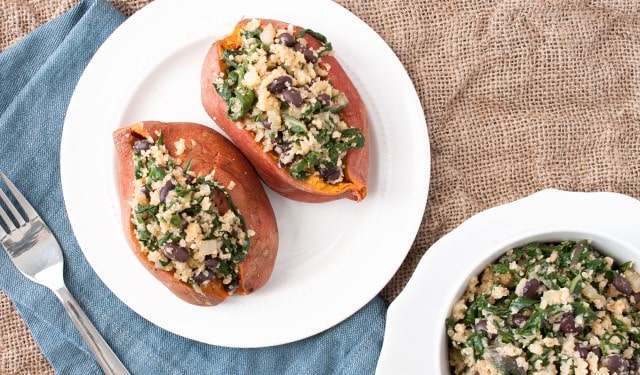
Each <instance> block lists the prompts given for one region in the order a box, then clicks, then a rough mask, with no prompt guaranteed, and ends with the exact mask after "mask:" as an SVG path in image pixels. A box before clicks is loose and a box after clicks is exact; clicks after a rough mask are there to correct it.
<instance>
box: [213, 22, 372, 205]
mask: <svg viewBox="0 0 640 375" xmlns="http://www.w3.org/2000/svg"><path fill="white" fill-rule="evenodd" d="M248 22H250V20H248V19H244V20H242V21H240V22H239V23H238V24H237V25H236V27H235V29H234V31H233V32H232V33H231V34H230V35H228V36H227V37H225V38H223V39H222V40H219V41H216V42H215V43H213V44H212V45H211V47H210V49H209V51H208V53H207V55H206V58H205V60H204V63H203V66H202V76H201V97H202V104H203V106H204V109H205V110H206V112H207V113H208V114H209V116H210V117H211V118H212V119H213V120H214V121H215V123H216V124H217V125H218V126H219V127H220V128H221V129H222V130H223V131H224V132H226V133H227V135H229V137H230V138H231V139H232V141H233V142H234V143H235V145H236V146H237V147H238V148H239V149H240V150H241V151H242V153H243V154H244V155H245V156H246V157H247V158H248V159H249V160H250V161H251V163H252V164H253V166H254V167H255V168H256V170H257V172H258V174H259V175H260V177H262V179H263V180H264V181H265V183H266V184H267V185H268V186H269V187H271V188H272V189H273V190H275V191H276V192H278V193H280V194H281V195H283V196H285V197H288V198H290V199H294V200H298V201H303V202H327V201H332V200H336V199H340V198H347V199H351V200H355V201H361V200H362V199H364V197H365V196H366V195H367V185H366V184H367V176H368V172H369V125H368V120H367V113H366V110H365V107H364V103H363V102H362V99H361V98H360V95H359V94H358V91H357V89H356V88H355V86H354V85H353V83H352V82H351V80H350V79H349V77H348V76H347V73H346V72H345V71H344V69H343V68H342V67H341V66H340V63H338V61H337V60H336V59H335V57H333V56H329V55H323V56H322V58H321V61H322V63H323V64H328V65H329V66H330V69H329V76H328V77H327V78H328V79H329V80H330V81H331V83H332V85H333V87H334V88H336V89H337V90H339V91H341V92H343V93H345V95H346V96H347V98H348V100H349V104H348V105H347V106H346V107H345V109H344V110H343V112H342V116H343V119H344V121H345V122H346V123H347V124H348V125H349V126H351V127H356V128H358V129H360V131H361V132H362V133H363V135H364V136H365V145H364V147H362V148H354V149H350V150H349V151H348V152H347V155H346V157H345V159H344V164H345V171H344V175H345V181H343V182H340V183H338V184H333V185H332V184H328V183H326V182H324V181H323V180H322V179H321V178H320V177H318V176H314V175H312V176H311V177H309V178H308V179H307V180H302V181H300V180H296V179H295V178H293V177H292V176H291V175H290V174H289V170H288V168H281V167H279V166H278V160H277V156H276V155H275V153H274V152H268V153H265V152H263V150H262V146H261V145H260V144H259V143H258V142H256V141H255V140H254V134H253V133H251V132H249V131H247V130H245V129H244V128H241V127H239V126H238V125H237V124H236V122H234V121H232V120H230V119H229V118H228V117H227V104H226V102H225V101H224V99H223V98H222V97H221V96H220V95H219V94H218V93H217V92H216V90H215V87H214V81H215V79H216V77H218V76H219V73H220V72H224V71H225V69H226V67H227V66H226V62H225V61H224V60H223V59H222V52H223V51H224V50H225V49H238V48H240V46H241V44H242V37H241V35H240V31H241V30H242V29H243V28H244V27H245V25H246V24H247V23H248ZM269 23H271V24H272V25H273V26H274V28H276V29H279V28H286V27H287V26H288V25H289V24H288V23H285V22H281V21H274V20H265V19H262V20H260V24H261V25H267V24H269ZM301 30H302V28H300V27H298V26H294V34H296V33H297V32H299V31H301ZM303 38H304V39H305V40H306V41H307V43H308V44H307V45H308V46H309V47H312V48H313V49H314V50H317V49H318V48H319V47H320V46H321V43H320V42H319V41H318V40H317V39H315V38H314V37H312V36H311V35H309V34H305V35H304V36H303Z"/></svg>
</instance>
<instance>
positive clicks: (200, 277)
mask: <svg viewBox="0 0 640 375" xmlns="http://www.w3.org/2000/svg"><path fill="white" fill-rule="evenodd" d="M215 277H216V274H215V272H213V271H210V270H208V269H204V270H202V272H200V273H198V274H197V275H195V276H194V277H193V281H195V282H196V283H198V284H201V283H203V282H205V281H208V280H213V279H214V278H215Z"/></svg>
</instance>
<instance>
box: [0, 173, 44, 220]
mask: <svg viewBox="0 0 640 375" xmlns="http://www.w3.org/2000/svg"><path fill="white" fill-rule="evenodd" d="M0 177H2V180H3V181H4V183H5V185H7V187H8V188H9V191H11V193H12V194H13V196H14V197H15V198H16V200H17V201H18V203H19V204H20V207H22V209H23V210H24V212H25V213H26V214H27V217H28V218H29V219H30V220H33V219H36V218H37V217H38V213H37V212H36V210H34V209H33V207H32V206H31V204H29V201H27V198H25V197H24V195H22V193H21V192H20V190H18V188H16V186H15V185H14V184H13V182H11V180H9V179H8V178H7V176H5V175H4V173H2V172H0ZM12 207H13V209H14V210H15V207H14V206H13V205H11V206H10V207H9V209H11V208H12ZM11 212H14V211H13V210H12V211H11ZM17 212H18V211H15V212H14V214H16V213H17ZM17 216H19V217H21V216H20V215H17Z"/></svg>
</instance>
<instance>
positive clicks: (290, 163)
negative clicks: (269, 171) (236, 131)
mask: <svg viewBox="0 0 640 375" xmlns="http://www.w3.org/2000/svg"><path fill="white" fill-rule="evenodd" d="M304 34H310V35H312V36H313V37H315V38H316V39H318V40H319V41H320V42H321V43H322V46H321V47H320V48H318V49H317V50H314V49H312V48H310V47H309V46H307V41H306V40H305V39H304V38H302V36H303V35H304ZM241 36H242V45H241V46H240V48H239V49H226V50H224V51H223V52H222V57H223V59H224V62H225V64H226V65H227V66H228V67H227V69H226V70H225V71H224V72H221V74H220V76H219V77H218V78H217V79H216V81H215V83H214V85H215V89H216V91H217V92H218V94H219V95H220V96H221V97H222V98H223V99H224V100H225V102H226V103H227V108H228V110H227V115H228V117H229V118H230V119H231V120H232V121H238V122H237V124H238V126H240V127H243V128H244V129H246V130H247V131H249V132H251V133H252V134H253V136H254V140H255V142H257V143H259V144H260V145H261V147H262V150H263V151H264V152H268V153H273V155H274V156H275V157H276V158H277V160H278V164H279V166H280V167H282V168H286V169H288V172H289V174H290V175H291V176H292V177H294V178H295V179H297V180H305V179H307V178H309V177H310V176H311V175H314V174H315V175H318V176H319V177H320V178H321V179H322V180H323V181H325V182H327V183H330V184H337V183H339V182H341V181H343V180H344V167H345V166H344V157H345V156H346V154H347V152H348V151H349V150H350V149H352V148H360V147H363V146H364V142H365V139H364V135H363V134H362V132H361V131H360V130H359V129H358V128H357V127H353V124H351V125H350V124H347V123H346V122H345V121H344V120H343V115H342V111H343V109H344V108H345V107H346V106H347V105H348V99H347V97H346V95H345V94H344V93H343V92H341V91H339V90H337V89H336V88H335V87H333V85H332V83H331V81H330V80H329V79H328V78H327V77H328V74H329V70H330V69H331V66H330V65H329V64H326V63H324V62H323V61H322V56H325V55H331V54H332V53H333V51H332V47H331V43H328V42H327V41H326V38H325V37H324V36H323V35H321V34H318V33H316V32H314V31H312V30H308V29H306V30H303V31H301V32H299V33H297V34H294V30H293V26H291V25H289V26H288V27H287V28H282V29H276V28H274V26H273V25H272V24H271V23H269V24H266V25H260V22H259V21H258V20H253V21H251V22H249V23H248V24H247V25H246V27H245V29H244V30H242V31H241Z"/></svg>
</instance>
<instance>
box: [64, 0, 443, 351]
mask: <svg viewBox="0 0 640 375" xmlns="http://www.w3.org/2000/svg"><path fill="white" fill-rule="evenodd" d="M175 3H177V2H176V1H173V0H156V1H155V2H153V3H150V4H149V5H147V6H145V7H144V8H142V9H141V10H140V11H138V12H136V13H135V14H134V15H132V16H131V17H130V18H129V19H127V20H126V21H125V22H124V23H123V24H122V25H121V26H120V27H119V28H118V29H116V31H114V33H113V34H112V35H111V36H110V37H109V38H108V39H107V41H105V43H104V44H103V45H102V46H101V47H100V48H99V49H98V51H97V52H96V54H95V55H94V57H93V58H92V60H91V61H90V63H89V65H88V66H87V68H86V69H85V71H84V72H83V74H82V76H81V78H80V80H79V82H78V85H77V86H76V91H74V95H73V96H72V98H71V101H70V104H69V109H68V111H67V115H66V116H65V126H64V127H63V134H62V141H61V145H60V166H61V179H62V188H63V196H64V201H65V207H66V208H67V212H68V214H69V220H70V222H71V226H72V229H73V230H74V233H76V228H79V226H80V225H79V224H78V222H79V220H81V218H79V215H78V210H77V209H76V208H73V207H71V205H72V204H73V203H72V202H73V201H74V199H75V198H74V197H73V192H77V189H74V188H72V187H71V185H72V184H73V183H74V182H75V181H74V178H73V177H69V176H70V174H69V173H68V168H71V167H70V165H72V164H70V162H69V160H70V159H72V158H73V152H72V148H73V147H72V146H70V144H69V143H70V142H71V139H72V136H71V135H70V131H71V130H70V129H72V128H73V127H72V126H68V124H70V123H72V122H73V121H74V120H76V118H77V113H78V111H79V110H80V109H79V108H78V106H79V105H80V104H81V103H82V100H80V99H79V98H78V96H76V92H83V90H84V91H86V90H87V87H88V86H90V85H89V83H88V80H89V79H91V75H92V74H96V71H95V68H94V67H95V66H96V64H97V63H95V62H94V60H95V61H104V60H105V59H107V60H108V57H109V53H112V52H110V49H112V48H113V46H112V45H113V44H114V43H116V42H121V40H122V39H123V38H125V37H126V36H127V35H128V33H131V32H132V30H134V31H135V30H136V28H137V27H139V25H137V24H139V23H142V24H144V23H145V22H148V21H147V19H148V18H149V17H153V16H156V15H157V14H158V13H162V12H165V11H166V10H163V9H162V8H164V7H166V8H167V9H168V8H170V6H171V5H175ZM203 3H204V2H203V1H201V2H200V3H198V4H200V5H201V4H203ZM281 3H283V4H286V2H284V1H282V2H281ZM316 3H317V4H324V5H326V6H328V7H333V8H334V9H340V11H341V12H346V13H348V15H349V17H353V18H355V19H357V20H358V21H359V22H360V26H361V27H363V28H365V29H366V31H367V33H368V34H370V35H371V36H372V37H373V38H376V39H377V42H378V43H383V44H384V46H385V47H386V48H387V49H388V51H387V52H388V53H390V55H389V56H388V57H389V58H391V59H392V60H394V61H395V62H396V64H398V65H397V66H396V67H399V68H401V70H399V73H400V78H402V80H403V81H404V82H403V83H404V84H405V86H406V87H408V88H410V90H411V92H410V93H408V94H407V95H408V96H410V97H412V98H413V102H412V103H410V105H411V106H413V109H414V111H418V110H419V114H415V115H417V117H414V118H415V120H416V122H417V123H418V122H419V124H416V125H415V126H413V127H414V128H415V129H414V131H417V132H418V133H421V134H422V135H424V137H416V138H422V141H421V142H420V140H419V139H418V140H416V142H420V143H421V144H423V145H424V146H425V148H424V149H423V150H422V151H424V152H426V155H425V156H426V157H425V158H424V159H423V162H422V163H420V164H424V170H425V173H423V175H421V176H420V179H421V180H422V181H421V183H422V186H423V188H422V189H421V191H422V193H421V197H422V201H421V202H417V203H416V204H417V205H418V206H419V207H421V209H420V210H415V211H414V214H413V215H414V217H412V218H411V220H410V221H412V222H413V224H414V227H413V230H412V231H411V238H410V239H407V240H406V242H407V243H408V244H407V246H404V247H405V249H402V252H404V254H403V256H402V257H397V258H396V259H395V260H396V262H395V263H396V264H394V266H393V272H391V273H390V275H389V278H387V279H383V278H379V282H378V285H376V287H375V289H376V291H375V292H372V293H370V294H369V295H361V296H360V297H358V299H359V302H358V303H356V304H354V306H355V305H357V306H355V307H352V308H351V310H352V311H350V312H349V313H348V314H344V313H343V314H339V315H340V316H339V317H336V318H334V319H333V320H332V321H331V322H330V323H328V324H325V325H324V327H323V328H322V329H320V330H318V329H313V330H311V331H309V332H306V333H304V334H303V335H289V336H288V337H286V336H284V337H285V339H276V340H274V339H271V340H265V339H262V341H260V342H258V343H257V344H256V343H255V341H253V342H252V343H248V342H238V341H236V342H226V340H223V341H222V342H221V341H219V340H217V339H216V340H213V341H207V340H205V341H203V340H201V339H200V338H198V337H193V336H192V335H185V334H184V332H181V331H180V330H175V329H172V328H171V327H167V326H166V325H163V324H159V323H158V322H157V321H154V320H150V321H151V322H152V323H154V324H156V325H158V326H160V327H162V328H164V329H166V330H168V331H170V332H173V333H176V334H178V335H181V336H184V337H188V338H191V339H195V340H198V341H203V342H206V343H210V344H216V345H225V346H233V347H263V346H272V345H278V344H284V343H288V342H292V341H297V340H299V339H303V338H306V337H309V336H311V335H313V334H315V333H318V332H321V331H324V330H326V329H328V328H330V327H332V326H334V325H336V324H338V323H339V322H341V321H343V320H344V319H347V318H348V317H349V316H350V315H351V314H353V313H355V312H356V311H357V310H358V309H360V308H361V307H362V306H364V305H365V304H366V303H367V302H368V301H370V300H371V299H372V298H374V297H375V296H376V295H377V294H378V293H379V292H380V290H381V289H382V288H383V287H384V286H385V285H386V284H387V283H388V282H389V280H390V279H391V278H392V277H393V275H394V274H395V273H396V272H397V270H398V268H399V267H400V265H401V264H402V262H403V261H404V258H405V257H406V254H407V253H408V251H409V250H410V248H411V245H412V243H413V242H414V241H415V236H416V234H417V232H418V230H419V228H420V224H421V221H422V218H423V216H424V212H425V211H424V210H425V208H426V203H427V199H428V193H429V182H430V161H431V155H430V146H429V134H428V128H427V123H426V119H425V117H424V111H423V109H422V105H421V102H420V100H419V98H418V95H417V91H416V89H415V86H414V85H413V83H412V82H411V80H410V78H409V76H408V72H407V71H406V69H404V67H403V65H402V63H401V62H400V60H399V59H398V57H397V56H396V55H395V54H394V53H393V51H392V50H391V49H390V47H389V46H388V45H387V44H386V42H384V40H383V39H382V38H381V37H380V36H379V35H378V34H377V33H375V31H374V30H373V29H372V28H371V27H369V26H368V25H367V24H366V23H365V22H364V21H362V20H360V19H359V18H357V16H355V15H354V14H353V13H351V12H350V11H348V10H347V9H345V8H343V7H342V6H340V5H339V4H336V3H334V2H332V1H329V0H316ZM194 4H196V3H194ZM200 5H196V6H195V7H194V8H198V6H200ZM234 22H235V21H234ZM114 41H115V42H114ZM87 77H89V78H87ZM407 84H408V86H407ZM130 91H135V89H130ZM125 92H126V91H125ZM74 111H75V112H74ZM74 115H76V117H74ZM119 126H121V125H117V126H114V127H113V128H112V130H114V129H115V128H116V127H119ZM421 127H424V129H420V128H421ZM416 129H417V130H416ZM418 211H419V213H418ZM119 228H120V227H118V229H119ZM76 239H77V241H78V244H79V245H80V247H81V249H82V252H83V255H84V256H85V257H86V258H87V260H88V262H89V264H90V265H91V267H92V269H93V270H94V271H95V272H96V274H97V275H98V277H99V278H100V279H101V280H102V281H103V282H104V284H105V285H106V286H107V288H109V289H110V290H111V291H112V292H114V290H113V289H112V287H111V286H110V282H109V280H108V279H105V277H104V274H103V273H101V272H99V271H98V270H97V269H96V267H95V265H94V264H93V263H92V259H91V257H90V256H87V252H86V251H85V250H84V249H86V248H87V247H88V246H90V245H91V244H90V243H89V242H88V241H87V240H86V237H85V236H83V235H82V234H76ZM87 251H89V250H87ZM140 267H141V266H140ZM372 290H373V289H372ZM114 294H115V295H116V297H117V298H118V299H120V300H121V301H122V302H123V303H125V305H127V306H129V307H131V306H130V304H129V303H127V302H126V301H125V300H123V298H122V297H121V295H120V293H116V292H114ZM132 309H133V310H134V311H135V312H136V313H137V314H139V315H141V316H143V317H145V318H147V319H148V317H147V316H146V315H144V314H141V313H140V311H138V309H134V308H132ZM148 320H149V319H148ZM227 344H228V345H227Z"/></svg>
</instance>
